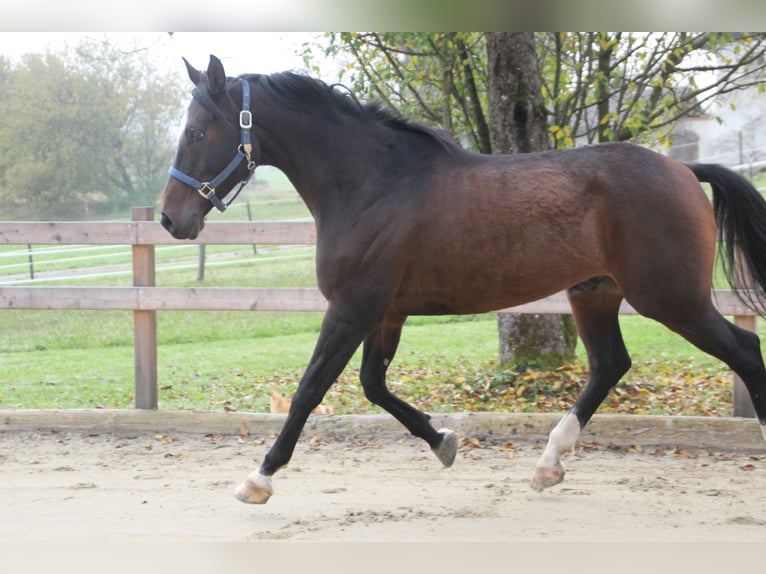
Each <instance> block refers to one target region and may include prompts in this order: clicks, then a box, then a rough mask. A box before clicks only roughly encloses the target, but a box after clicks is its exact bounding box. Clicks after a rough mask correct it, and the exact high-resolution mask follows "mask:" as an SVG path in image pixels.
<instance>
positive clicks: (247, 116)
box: [161, 55, 255, 239]
mask: <svg viewBox="0 0 766 574" xmlns="http://www.w3.org/2000/svg"><path fill="white" fill-rule="evenodd" d="M184 63H185V64H186V69H187V71H188V73H189V79H190V80H191V81H192V83H193V84H194V86H195V88H194V91H193V92H192V95H193V96H194V97H193V99H192V101H191V103H190V104H189V109H188V112H187V118H186V125H184V127H183V131H182V132H181V136H180V138H179V140H178V149H177V150H176V157H175V161H174V162H173V166H172V167H171V168H170V177H169V179H168V183H167V185H166V186H165V191H164V192H163V194H162V209H161V212H162V216H161V223H162V226H163V227H164V228H165V229H167V230H168V231H169V232H170V234H171V235H172V236H173V237H175V238H177V239H194V238H196V237H197V235H199V232H200V231H201V230H202V228H203V227H204V225H205V215H206V214H207V213H208V212H209V211H210V209H211V208H212V207H216V208H217V209H219V210H220V211H223V210H225V209H226V207H227V206H228V204H229V203H230V201H229V202H228V203H224V201H223V199H224V198H225V197H226V196H227V195H228V194H229V193H230V192H231V191H232V190H233V189H234V187H235V186H237V185H238V184H240V183H241V184H242V185H244V183H245V182H247V180H248V179H249V177H250V175H252V172H253V169H255V161H254V158H253V150H252V145H251V136H250V128H251V127H252V115H251V113H250V103H249V99H250V96H249V94H250V91H249V90H250V87H249V84H247V81H246V80H244V79H243V80H240V81H237V80H233V79H230V78H227V77H226V73H225V72H224V69H223V65H222V64H221V61H220V60H219V59H218V58H216V57H215V56H212V55H211V56H210V63H209V65H208V68H207V72H206V73H205V72H201V71H199V70H196V69H195V68H193V67H192V66H191V65H190V64H189V62H187V61H186V60H185V59H184ZM240 189H241V186H240Z"/></svg>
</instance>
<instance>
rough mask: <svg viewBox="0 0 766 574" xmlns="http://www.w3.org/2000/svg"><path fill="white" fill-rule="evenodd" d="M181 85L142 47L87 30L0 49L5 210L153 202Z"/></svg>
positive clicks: (19, 212)
mask: <svg viewBox="0 0 766 574" xmlns="http://www.w3.org/2000/svg"><path fill="white" fill-rule="evenodd" d="M181 97H182V89H181V84H180V81H179V80H178V78H177V76H175V75H167V76H163V75H161V74H159V72H158V71H157V70H156V68H155V67H154V66H153V65H152V64H151V62H150V60H149V58H148V54H147V51H146V50H140V49H139V50H136V51H131V52H124V51H121V50H120V49H118V48H117V47H115V46H113V45H111V44H110V43H109V42H108V41H106V40H104V41H98V40H86V41H83V42H82V43H80V44H79V45H78V46H77V47H76V48H75V49H73V50H69V51H66V52H62V53H47V54H28V55H25V56H24V57H22V59H21V60H20V61H19V62H17V63H15V62H11V61H9V60H7V59H3V58H0V117H2V118H3V122H1V123H0V199H1V200H2V201H3V203H4V204H5V205H6V209H4V212H5V213H6V214H7V215H5V216H6V217H7V216H10V215H13V216H15V217H23V218H30V219H36V218H72V217H75V218H82V217H88V216H90V215H95V214H98V213H105V212H113V211H115V210H118V209H122V208H125V207H127V206H130V205H137V204H142V203H147V202H149V203H154V201H155V200H156V197H157V190H158V189H160V188H161V186H162V180H163V178H164V177H165V174H166V169H167V165H168V164H169V163H170V161H171V159H172V153H173V148H174V144H175V142H174V141H173V139H172V135H173V131H174V130H173V128H172V126H173V125H174V124H176V123H177V116H178V110H179V108H180V105H181Z"/></svg>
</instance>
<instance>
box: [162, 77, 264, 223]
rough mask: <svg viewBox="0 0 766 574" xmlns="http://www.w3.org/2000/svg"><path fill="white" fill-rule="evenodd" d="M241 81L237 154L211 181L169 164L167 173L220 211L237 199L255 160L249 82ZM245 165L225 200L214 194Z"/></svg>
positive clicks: (252, 169)
mask: <svg viewBox="0 0 766 574" xmlns="http://www.w3.org/2000/svg"><path fill="white" fill-rule="evenodd" d="M241 82H242V111H241V112H239V127H240V138H239V139H240V144H239V147H237V154H236V155H235V156H234V157H233V158H232V160H231V161H230V162H229V165H227V166H226V167H225V168H223V171H222V172H221V173H219V174H218V175H217V176H215V177H214V178H213V179H212V180H211V181H205V182H202V181H199V180H198V179H195V178H193V177H192V176H190V175H187V174H185V173H183V172H182V171H179V170H177V169H176V168H175V167H174V166H170V169H169V170H168V174H169V175H170V177H174V178H175V179H177V180H178V181H180V182H182V183H185V184H186V185H189V186H191V187H193V188H195V189H196V190H197V193H199V194H200V195H201V196H202V197H204V198H205V199H207V200H208V201H209V202H210V203H212V204H213V206H214V207H215V208H216V209H217V210H218V211H220V212H224V211H226V208H227V207H229V206H230V205H231V204H232V202H233V201H234V200H235V199H237V196H238V195H239V192H240V191H242V188H243V187H245V184H246V183H247V182H248V181H250V177H251V176H252V175H253V172H254V171H255V167H256V166H255V162H254V161H253V159H252V157H251V154H252V152H253V144H252V142H251V140H250V129H251V128H252V127H253V114H252V112H250V84H249V83H248V82H247V80H245V79H241ZM243 161H244V162H245V164H246V165H247V176H246V177H245V178H244V179H243V180H242V181H241V182H240V184H239V188H238V189H237V191H235V192H234V195H232V196H231V199H229V200H228V201H227V202H225V203H224V202H223V201H222V200H221V199H220V198H219V197H218V196H217V195H216V194H215V188H216V187H218V186H219V185H221V183H223V182H224V181H226V179H227V178H228V177H229V176H230V175H231V174H232V173H234V170H236V169H237V168H238V167H239V166H240V165H241V164H242V162H243Z"/></svg>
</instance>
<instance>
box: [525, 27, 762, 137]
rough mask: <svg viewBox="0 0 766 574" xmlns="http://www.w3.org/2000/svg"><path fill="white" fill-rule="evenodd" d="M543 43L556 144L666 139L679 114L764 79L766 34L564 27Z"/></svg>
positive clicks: (546, 88) (694, 110) (699, 108)
mask: <svg viewBox="0 0 766 574" xmlns="http://www.w3.org/2000/svg"><path fill="white" fill-rule="evenodd" d="M538 46H540V62H541V63H542V68H543V69H542V72H543V74H542V75H543V80H544V86H543V92H544V95H545V97H546V101H547V105H548V109H549V114H550V118H551V119H550V124H551V128H550V129H551V134H552V136H553V138H554V140H555V142H556V145H557V146H558V147H568V146H571V145H572V144H573V142H574V141H575V140H578V141H583V142H587V143H595V142H604V141H625V140H642V141H654V142H665V141H666V140H667V137H668V134H669V132H670V128H671V127H672V125H673V123H674V122H675V121H676V120H678V119H679V118H681V117H683V116H685V115H688V114H693V113H699V112H700V111H703V110H704V109H705V108H706V107H707V105H708V104H710V103H712V102H713V101H714V99H715V98H717V97H719V96H721V95H723V94H727V93H729V92H732V91H735V90H740V89H744V88H748V87H752V86H757V87H758V88H759V89H761V90H763V85H764V84H763V82H764V79H766V75H765V74H764V71H765V70H766V57H765V54H766V35H765V34H730V33H713V32H704V33H686V32H679V33H665V32H663V33H650V34H635V33H622V32H616V33H608V32H583V33H563V32H562V33H548V34H541V35H540V41H539V42H538ZM703 82H704V83H703Z"/></svg>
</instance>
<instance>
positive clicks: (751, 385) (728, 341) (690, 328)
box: [660, 303, 766, 439]
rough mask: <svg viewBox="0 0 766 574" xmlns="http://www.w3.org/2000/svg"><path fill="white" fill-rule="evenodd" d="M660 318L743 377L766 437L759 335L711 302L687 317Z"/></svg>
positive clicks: (764, 379) (764, 376) (765, 377)
mask: <svg viewBox="0 0 766 574" xmlns="http://www.w3.org/2000/svg"><path fill="white" fill-rule="evenodd" d="M660 321H662V322H663V323H664V324H665V325H666V326H667V327H668V328H670V329H672V330H673V331H675V332H677V333H679V334H680V335H682V336H683V337H684V338H686V339H687V340H688V341H689V342H691V343H692V344H694V345H695V346H696V347H698V348H699V349H700V350H702V351H705V352H706V353H708V354H710V355H713V356H714V357H717V358H718V359H720V360H722V361H723V362H724V363H726V364H727V365H728V366H729V367H730V368H731V369H732V370H733V371H734V372H735V373H737V374H738V375H739V376H740V378H741V379H742V381H743V382H744V383H745V386H746V387H747V390H748V392H749V394H750V399H751V400H752V401H753V408H754V409H755V413H756V416H757V417H758V421H759V422H760V424H761V432H762V433H763V437H764V439H766V369H764V364H763V357H762V356H761V344H760V340H759V338H758V335H756V334H755V333H752V332H750V331H747V330H745V329H741V328H740V327H737V326H736V325H734V324H733V323H731V322H729V321H727V320H726V319H725V318H724V317H722V316H721V314H720V313H719V312H718V311H717V310H716V309H715V308H714V307H713V305H712V303H710V304H706V305H705V306H704V308H703V310H702V311H700V312H696V313H689V315H688V317H687V318H685V319H684V320H680V319H678V318H676V317H674V318H673V319H671V320H667V319H665V320H663V319H662V318H660Z"/></svg>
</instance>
